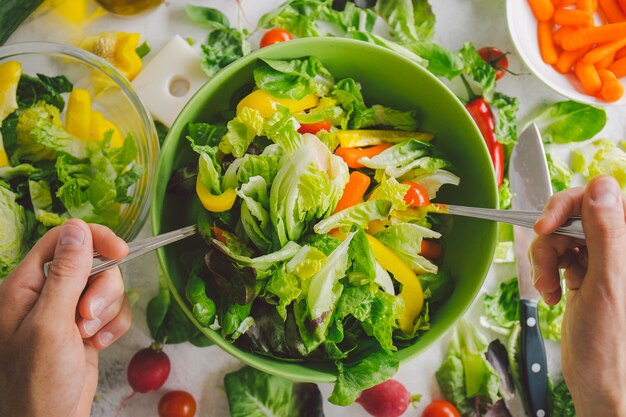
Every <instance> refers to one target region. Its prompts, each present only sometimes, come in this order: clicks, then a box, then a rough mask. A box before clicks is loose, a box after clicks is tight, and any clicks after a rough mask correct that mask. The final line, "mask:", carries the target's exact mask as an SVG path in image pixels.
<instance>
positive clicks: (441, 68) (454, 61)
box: [402, 41, 464, 80]
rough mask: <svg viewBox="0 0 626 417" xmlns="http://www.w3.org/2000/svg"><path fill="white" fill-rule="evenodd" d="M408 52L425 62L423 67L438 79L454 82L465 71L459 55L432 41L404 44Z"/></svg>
mask: <svg viewBox="0 0 626 417" xmlns="http://www.w3.org/2000/svg"><path fill="white" fill-rule="evenodd" d="M402 45H403V46H404V47H405V48H406V49H407V50H409V51H411V52H413V53H415V54H416V55H417V56H418V57H419V58H421V59H423V60H425V62H424V63H423V65H424V66H425V67H426V69H427V70H428V71H430V72H431V73H433V74H435V75H436V76H438V77H445V78H447V79H449V80H452V79H454V78H456V77H458V76H459V75H460V74H461V73H462V72H463V69H464V66H463V60H462V59H461V57H460V56H459V54H458V53H456V52H453V51H450V50H449V49H447V48H445V47H443V46H442V45H440V44H438V43H436V42H432V41H411V42H405V43H403V44H402Z"/></svg>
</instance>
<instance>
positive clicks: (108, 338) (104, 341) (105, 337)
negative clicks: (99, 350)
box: [98, 332, 113, 346]
mask: <svg viewBox="0 0 626 417" xmlns="http://www.w3.org/2000/svg"><path fill="white" fill-rule="evenodd" d="M98 339H99V340H100V344H101V345H102V346H109V345H110V344H111V342H113V333H111V332H102V333H100V334H99V335H98Z"/></svg>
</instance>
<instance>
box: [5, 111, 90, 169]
mask: <svg viewBox="0 0 626 417" xmlns="http://www.w3.org/2000/svg"><path fill="white" fill-rule="evenodd" d="M56 152H64V153H67V154H70V155H72V156H74V157H76V158H79V159H83V158H85V157H86V156H87V155H86V146H85V142H84V141H81V140H79V139H77V138H75V137H73V136H72V135H70V134H69V133H67V131H65V129H64V128H63V124H62V123H61V117H60V115H59V109H58V108H56V107H55V106H53V105H51V104H47V103H46V102H43V101H39V102H37V103H36V104H34V105H33V106H32V107H30V108H28V109H26V110H24V111H23V112H22V113H20V115H19V119H18V123H17V153H18V155H19V157H20V158H22V159H26V160H28V161H33V162H37V161H40V160H42V159H52V158H54V156H55V155H56Z"/></svg>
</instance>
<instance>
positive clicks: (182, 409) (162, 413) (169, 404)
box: [159, 391, 196, 417]
mask: <svg viewBox="0 0 626 417" xmlns="http://www.w3.org/2000/svg"><path fill="white" fill-rule="evenodd" d="M195 415H196V400H194V398H193V396H192V395H191V394H190V393H188V392H187V391H170V392H168V393H166V394H165V395H163V396H162V397H161V400H160V401H159V417H193V416H195Z"/></svg>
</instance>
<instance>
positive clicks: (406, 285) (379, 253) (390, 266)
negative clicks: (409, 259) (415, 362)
mask: <svg viewBox="0 0 626 417" xmlns="http://www.w3.org/2000/svg"><path fill="white" fill-rule="evenodd" d="M367 240H368V241H369V243H370V246H371V247H372V251H373V252H374V257H375V258H376V262H378V263H379V264H380V266H382V267H383V268H384V269H385V270H387V271H389V272H391V273H392V274H393V277H394V278H395V279H396V280H397V281H398V282H400V283H401V284H402V291H401V292H400V294H399V295H398V297H400V298H401V299H402V301H403V302H404V309H403V310H402V315H401V316H400V318H399V320H398V321H399V323H398V324H399V327H400V330H402V331H403V332H404V333H406V334H412V333H413V323H414V322H415V319H416V318H417V317H418V316H419V314H420V313H421V311H422V307H423V306H424V292H423V290H422V284H420V281H419V279H418V278H417V275H415V273H414V272H413V271H412V270H411V268H409V266H408V265H407V264H406V263H404V261H403V260H402V259H400V258H399V257H398V255H396V254H395V253H394V252H393V251H392V250H391V249H389V248H388V247H387V246H385V245H384V244H383V243H382V242H381V241H380V240H378V239H376V238H375V237H373V236H372V235H369V234H368V235H367Z"/></svg>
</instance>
